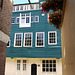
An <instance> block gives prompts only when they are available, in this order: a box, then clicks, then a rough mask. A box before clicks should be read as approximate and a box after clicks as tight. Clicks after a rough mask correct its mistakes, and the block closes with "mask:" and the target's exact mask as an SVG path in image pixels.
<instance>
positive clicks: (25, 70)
mask: <svg viewBox="0 0 75 75" xmlns="http://www.w3.org/2000/svg"><path fill="white" fill-rule="evenodd" d="M23 61H24V59H23V60H22V63H23ZM25 61H26V63H23V64H22V65H26V69H24V68H23V67H24V66H23V67H22V69H23V71H26V70H27V60H25Z"/></svg>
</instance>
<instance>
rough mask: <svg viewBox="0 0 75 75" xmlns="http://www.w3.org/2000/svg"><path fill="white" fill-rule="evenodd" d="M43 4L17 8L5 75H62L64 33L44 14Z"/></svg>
mask: <svg viewBox="0 0 75 75" xmlns="http://www.w3.org/2000/svg"><path fill="white" fill-rule="evenodd" d="M43 1H45V0H39V2H37V3H32V4H17V5H14V6H13V15H12V23H11V36H10V41H9V43H8V44H7V46H8V47H7V54H6V55H7V59H6V60H7V61H6V72H5V75H62V53H61V35H60V34H61V30H59V31H58V30H57V29H55V28H54V26H53V25H52V26H51V25H49V24H48V14H47V13H42V14H41V8H40V3H42V2H43ZM50 12H52V11H50Z"/></svg>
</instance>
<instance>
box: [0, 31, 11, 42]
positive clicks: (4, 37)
mask: <svg viewBox="0 0 75 75" xmlns="http://www.w3.org/2000/svg"><path fill="white" fill-rule="evenodd" d="M9 40H10V37H9V36H8V35H6V34H5V33H4V32H2V31H1V30H0V41H2V42H4V43H8V41H9Z"/></svg>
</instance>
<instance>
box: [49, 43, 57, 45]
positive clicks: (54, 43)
mask: <svg viewBox="0 0 75 75" xmlns="http://www.w3.org/2000/svg"><path fill="white" fill-rule="evenodd" d="M48 45H57V43H53V44H50V43H48Z"/></svg>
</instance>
